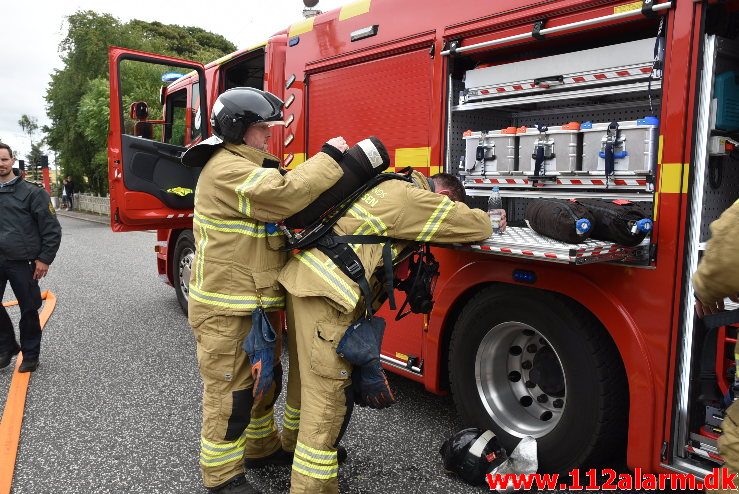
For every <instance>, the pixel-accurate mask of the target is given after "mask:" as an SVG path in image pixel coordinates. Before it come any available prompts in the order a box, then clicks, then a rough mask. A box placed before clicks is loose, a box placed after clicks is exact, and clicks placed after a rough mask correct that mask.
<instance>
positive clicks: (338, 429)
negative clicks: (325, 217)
mask: <svg viewBox="0 0 739 494" xmlns="http://www.w3.org/2000/svg"><path fill="white" fill-rule="evenodd" d="M356 148H358V146H355V147H353V148H351V149H350V150H349V151H348V152H347V155H349V154H350V153H351V152H352V151H353V150H355V149H356ZM368 154H371V153H368ZM412 179H413V181H412V183H409V182H406V181H402V180H387V181H384V182H382V183H380V184H379V185H377V186H375V187H374V188H373V189H370V190H369V191H368V192H367V193H366V194H364V196H363V197H362V199H360V200H358V201H357V202H355V203H354V205H353V206H352V207H351V208H350V209H349V211H348V213H346V214H345V215H344V216H343V217H342V218H341V219H340V220H339V221H338V222H337V223H336V225H335V227H334V232H335V233H336V234H337V235H359V234H368V233H369V234H375V235H380V236H386V237H391V238H392V239H393V244H392V247H393V255H396V254H397V253H399V252H401V250H402V249H403V248H404V247H405V246H407V245H408V244H409V243H412V242H472V241H477V240H483V239H485V238H488V237H489V236H490V235H491V231H492V228H491V222H490V218H489V217H488V215H487V214H486V213H485V212H483V211H481V210H477V209H470V208H469V207H467V206H466V205H465V204H464V203H463V202H454V201H462V200H463V199H464V188H463V187H462V185H461V184H460V183H459V181H458V180H457V179H456V178H455V177H454V176H452V175H448V174H439V175H435V176H434V177H432V178H430V179H428V178H426V177H425V176H423V175H422V174H420V173H418V172H413V175H412ZM433 191H435V192H436V193H434V192H433ZM504 218H505V217H504ZM504 221H505V220H504ZM503 227H505V224H503ZM352 248H353V249H354V250H355V251H356V254H357V255H358V257H359V259H360V261H361V264H362V265H363V266H364V268H365V272H366V273H367V278H368V282H369V285H370V286H371V290H372V291H373V292H377V291H378V290H379V286H380V282H379V281H378V279H377V277H376V276H374V275H373V273H374V272H375V270H376V269H377V268H378V267H379V266H380V265H381V264H382V258H383V252H382V251H383V246H382V245H381V244H354V245H352ZM279 282H280V283H281V284H282V285H283V286H284V287H285V289H286V290H287V292H288V294H287V297H288V299H287V321H288V347H289V359H290V369H289V375H288V396H287V401H286V412H285V421H284V429H283V437H282V438H283V448H285V449H293V448H294V450H295V454H294V458H293V466H292V475H291V488H290V492H291V493H293V494H298V493H310V494H321V493H336V492H338V479H337V476H338V469H339V458H338V454H337V448H338V444H339V441H340V440H341V437H342V435H343V434H344V432H345V431H346V427H347V425H348V422H349V419H350V416H351V413H352V409H353V406H354V403H355V402H357V403H359V404H360V405H369V406H371V407H373V408H384V407H385V406H389V405H391V404H392V403H393V402H394V397H393V394H392V391H391V390H390V388H389V387H388V385H387V380H386V379H385V376H384V373H383V371H382V368H381V367H380V361H379V351H380V350H379V344H380V341H381V330H382V329H383V328H384V324H383V327H382V328H377V327H375V326H376V324H375V322H376V320H377V319H379V318H374V319H371V320H372V321H373V322H372V327H371V328H365V329H369V331H370V332H373V331H375V333H374V335H371V336H369V337H363V338H359V339H357V340H356V341H349V342H348V341H347V338H346V337H345V336H346V335H348V334H349V329H350V326H352V325H353V323H355V322H357V321H368V319H364V316H365V313H366V307H365V301H364V300H363V297H362V295H361V294H362V292H363V291H365V290H364V289H360V286H359V285H358V284H357V283H355V282H353V281H351V279H350V278H349V277H347V276H346V275H345V274H344V273H343V272H342V271H341V270H340V269H339V268H338V266H337V265H336V264H335V263H334V262H333V261H332V260H331V259H330V258H328V257H327V256H326V255H325V254H324V253H323V252H322V251H320V250H319V249H308V250H306V251H303V252H301V253H299V254H297V255H295V256H294V257H292V258H291V259H290V261H288V263H287V265H286V266H285V268H284V269H283V270H282V272H281V273H280V276H279ZM365 298H366V297H365ZM356 326H357V325H356V324H354V325H353V327H356ZM353 334H356V332H355V333H353ZM373 338H374V339H373ZM369 341H373V344H372V345H370V346H371V347H372V349H371V351H370V352H367V354H366V355H364V356H361V357H362V358H361V360H362V362H357V361H354V359H349V358H348V355H344V356H345V357H347V358H342V357H341V356H339V355H338V354H337V347H339V345H345V344H347V343H349V345H346V347H347V348H349V347H351V346H354V347H355V348H356V347H358V346H362V345H363V344H364V343H367V342H369ZM370 354H371V355H370ZM350 360H352V361H354V363H352V362H350ZM353 372H354V373H353Z"/></svg>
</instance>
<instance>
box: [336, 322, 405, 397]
mask: <svg viewBox="0 0 739 494" xmlns="http://www.w3.org/2000/svg"><path fill="white" fill-rule="evenodd" d="M384 332H385V320H384V319H383V318H381V317H377V316H374V317H371V318H362V319H360V320H359V321H357V322H355V323H354V324H352V325H351V326H349V328H348V329H347V330H346V333H344V337H343V338H342V339H341V341H339V345H338V346H337V347H336V353H337V354H338V355H339V356H340V357H342V358H343V359H345V360H346V361H347V362H349V363H350V364H352V365H353V366H354V370H353V371H352V387H353V389H354V399H355V401H356V403H357V404H358V405H360V406H369V407H370V408H378V409H379V408H386V407H389V406H390V405H392V404H393V403H395V396H393V392H392V390H391V389H390V386H389V385H388V383H387V378H386V377H385V372H384V371H383V370H382V366H381V364H380V345H381V344H382V335H383V333H384Z"/></svg>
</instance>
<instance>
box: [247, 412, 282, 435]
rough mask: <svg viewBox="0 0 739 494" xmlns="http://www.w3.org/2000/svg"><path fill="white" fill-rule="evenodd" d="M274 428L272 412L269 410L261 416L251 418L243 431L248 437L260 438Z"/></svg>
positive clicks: (270, 432)
mask: <svg viewBox="0 0 739 494" xmlns="http://www.w3.org/2000/svg"><path fill="white" fill-rule="evenodd" d="M276 430H277V427H275V421H274V414H273V412H270V413H268V414H267V415H265V416H263V417H257V418H252V419H251V420H250V421H249V425H248V426H247V427H246V430H245V431H244V436H245V437H247V438H248V439H261V438H263V437H267V436H269V435H270V434H272V433H273V432H275V431H276Z"/></svg>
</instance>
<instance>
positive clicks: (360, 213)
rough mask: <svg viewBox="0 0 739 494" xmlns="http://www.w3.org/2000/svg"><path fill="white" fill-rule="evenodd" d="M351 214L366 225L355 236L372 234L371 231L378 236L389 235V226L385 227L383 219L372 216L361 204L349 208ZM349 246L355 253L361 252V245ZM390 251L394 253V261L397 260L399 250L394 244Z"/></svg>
mask: <svg viewBox="0 0 739 494" xmlns="http://www.w3.org/2000/svg"><path fill="white" fill-rule="evenodd" d="M349 214H351V215H352V216H354V217H355V218H357V219H358V220H365V223H364V224H362V226H360V227H359V228H357V229H356V230H355V231H354V235H365V234H367V233H370V231H371V232H374V233H375V234H377V235H385V234H387V226H385V223H384V222H383V221H382V219H380V218H379V217H377V216H373V215H371V214H370V213H369V212H367V210H366V209H364V208H363V207H362V206H360V205H359V204H353V205H352V207H351V208H349ZM349 245H350V247H351V248H352V249H354V252H357V251H358V250H359V244H349ZM390 251H391V252H392V255H393V259H395V258H396V257H397V256H398V249H397V248H396V247H395V244H394V243H391V244H390Z"/></svg>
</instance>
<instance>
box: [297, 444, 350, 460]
mask: <svg viewBox="0 0 739 494" xmlns="http://www.w3.org/2000/svg"><path fill="white" fill-rule="evenodd" d="M295 455H297V456H300V457H301V458H304V459H306V460H308V461H311V462H313V463H319V464H321V465H332V464H334V463H336V464H338V462H339V457H338V455H337V453H336V451H332V450H328V449H316V448H311V447H310V446H308V445H306V444H304V443H301V442H300V441H298V443H297V445H296V446H295Z"/></svg>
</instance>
